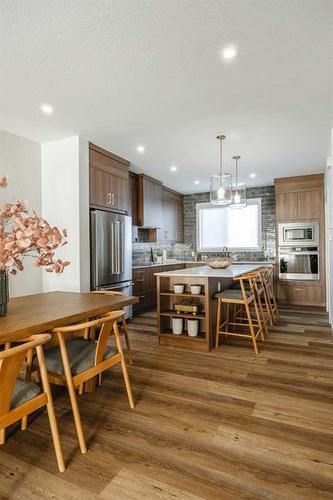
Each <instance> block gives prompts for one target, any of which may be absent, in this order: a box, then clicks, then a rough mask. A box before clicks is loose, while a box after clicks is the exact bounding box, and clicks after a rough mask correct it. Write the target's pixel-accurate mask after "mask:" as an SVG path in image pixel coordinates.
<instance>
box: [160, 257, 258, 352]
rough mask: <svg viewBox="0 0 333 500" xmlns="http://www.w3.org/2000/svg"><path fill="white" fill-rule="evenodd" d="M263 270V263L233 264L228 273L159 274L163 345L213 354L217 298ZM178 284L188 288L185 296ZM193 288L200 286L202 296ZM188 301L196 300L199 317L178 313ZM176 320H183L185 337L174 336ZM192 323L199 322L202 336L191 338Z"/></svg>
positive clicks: (186, 271) (189, 271)
mask: <svg viewBox="0 0 333 500" xmlns="http://www.w3.org/2000/svg"><path fill="white" fill-rule="evenodd" d="M261 267H263V264H262V263H253V264H233V265H231V266H229V267H228V268H226V269H212V268H210V267H208V266H201V267H195V268H192V269H179V270H177V271H166V272H161V273H156V277H157V322H158V324H157V332H158V341H159V344H160V345H164V346H178V347H187V348H191V349H198V350H202V351H210V350H211V349H212V347H213V345H214V339H215V330H216V308H217V300H216V299H215V298H214V295H215V294H216V293H217V292H219V291H222V290H225V289H227V288H230V286H231V285H232V283H233V279H234V278H237V277H238V276H241V275H242V274H245V273H249V272H252V271H255V270H256V269H260V268H261ZM175 284H184V285H185V290H184V293H174V290H173V286H174V285H175ZM191 285H200V286H201V293H200V294H199V295H193V294H191V292H190V286H191ZM186 299H191V300H195V301H196V302H197V303H198V305H199V312H198V313H196V314H195V315H194V314H191V313H186V312H182V313H178V312H176V311H175V309H174V306H175V304H179V303H183V302H184V301H185V300H186ZM172 318H183V323H184V331H183V333H182V334H181V335H175V334H173V333H172ZM188 319H198V320H199V334H198V335H197V336H196V337H190V336H189V335H188V333H187V320H188Z"/></svg>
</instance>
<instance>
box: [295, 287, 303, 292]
mask: <svg viewBox="0 0 333 500" xmlns="http://www.w3.org/2000/svg"><path fill="white" fill-rule="evenodd" d="M295 290H297V292H301V291H302V290H303V288H295Z"/></svg>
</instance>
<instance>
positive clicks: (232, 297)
mask: <svg viewBox="0 0 333 500" xmlns="http://www.w3.org/2000/svg"><path fill="white" fill-rule="evenodd" d="M258 276H259V274H258V273H252V274H244V275H242V276H239V277H238V278H234V280H235V281H238V282H239V286H240V289H236V288H230V289H228V290H223V291H222V292H219V293H217V294H216V295H215V297H216V298H217V299H218V306H217V324H216V340H215V346H216V347H218V346H219V340H220V335H225V336H229V335H230V336H235V337H243V338H248V339H250V340H252V344H253V347H254V351H255V353H256V354H258V353H259V351H258V346H257V338H258V336H260V338H261V340H265V331H266V328H265V327H266V323H265V319H264V317H263V311H260V307H259V302H258V296H256V295H257V293H258V291H259V290H260V289H259V288H258V285H257V280H258ZM260 293H262V292H261V291H260ZM259 300H260V295H259ZM223 305H225V309H226V314H225V319H224V318H222V309H223ZM230 305H231V306H233V308H234V311H233V313H234V314H233V321H231V320H230ZM252 311H253V312H252ZM230 327H232V330H233V331H229V330H230ZM236 328H237V330H236ZM246 329H247V332H244V330H246Z"/></svg>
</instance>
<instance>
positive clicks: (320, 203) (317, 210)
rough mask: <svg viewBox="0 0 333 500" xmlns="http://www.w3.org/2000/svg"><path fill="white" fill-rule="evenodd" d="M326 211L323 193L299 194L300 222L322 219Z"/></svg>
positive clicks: (305, 192)
mask: <svg viewBox="0 0 333 500" xmlns="http://www.w3.org/2000/svg"><path fill="white" fill-rule="evenodd" d="M323 210H324V200H323V191H322V190H321V191H320V190H316V191H315V190H314V191H302V192H300V193H298V218H299V220H309V219H320V217H321V215H322V213H323Z"/></svg>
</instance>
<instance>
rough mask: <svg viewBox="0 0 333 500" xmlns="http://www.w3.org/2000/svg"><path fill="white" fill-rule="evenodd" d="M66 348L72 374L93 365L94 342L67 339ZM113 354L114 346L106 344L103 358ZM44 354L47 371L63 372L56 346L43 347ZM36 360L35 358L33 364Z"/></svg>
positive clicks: (59, 373) (61, 373)
mask: <svg viewBox="0 0 333 500" xmlns="http://www.w3.org/2000/svg"><path fill="white" fill-rule="evenodd" d="M66 348H67V354H68V359H69V365H70V367H71V372H72V375H77V374H78V373H81V372H83V371H84V370H86V369H87V368H90V367H91V366H94V364H95V353H96V344H95V343H94V342H90V341H89V340H83V339H74V340H69V341H68V342H66ZM113 354H116V351H115V350H114V348H113V347H110V346H106V347H105V352H104V359H107V358H110V357H111V356H112V355H113ZM44 355H45V362H46V367H47V370H48V371H49V372H51V373H57V374H58V375H64V374H65V371H64V366H63V363H62V359H61V353H60V348H59V347H58V346H53V347H50V348H48V349H45V352H44ZM36 362H37V361H36V360H35V364H36Z"/></svg>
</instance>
